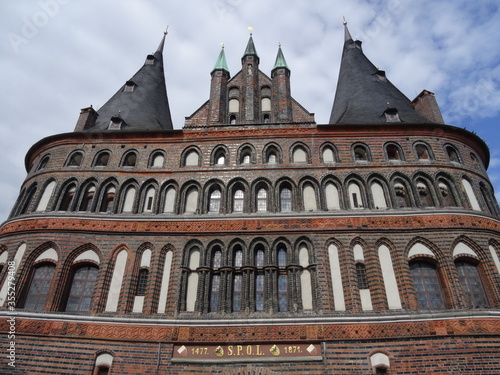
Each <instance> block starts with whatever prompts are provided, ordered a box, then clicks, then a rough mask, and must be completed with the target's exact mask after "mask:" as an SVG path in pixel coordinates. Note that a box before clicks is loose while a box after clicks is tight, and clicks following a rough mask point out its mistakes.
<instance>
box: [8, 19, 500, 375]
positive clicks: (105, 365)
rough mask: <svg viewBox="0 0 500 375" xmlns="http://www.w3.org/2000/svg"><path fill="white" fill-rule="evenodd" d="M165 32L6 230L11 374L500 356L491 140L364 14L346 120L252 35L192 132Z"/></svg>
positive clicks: (498, 227) (340, 94) (275, 367)
mask: <svg viewBox="0 0 500 375" xmlns="http://www.w3.org/2000/svg"><path fill="white" fill-rule="evenodd" d="M163 43H164V39H163V40H162V41H161V43H160V46H159V48H158V50H157V51H156V52H155V53H154V54H152V55H149V56H147V58H146V61H145V64H144V66H142V67H141V68H140V69H139V71H138V72H137V73H136V74H135V75H134V76H133V77H132V78H131V79H130V80H129V81H126V82H125V84H124V85H123V86H122V87H121V88H120V89H119V90H118V92H117V93H116V94H115V95H114V96H113V97H111V99H110V100H109V101H108V102H107V103H106V104H105V105H104V106H102V108H101V109H99V110H98V111H95V110H94V109H93V108H91V107H90V108H85V109H83V110H82V111H81V114H80V117H79V119H78V121H77V124H76V127H75V129H74V131H73V132H70V133H65V134H58V135H54V136H50V137H47V138H45V139H42V140H40V141H39V142H38V143H36V144H35V145H33V147H32V148H31V149H30V150H29V152H28V154H27V156H26V168H27V170H28V175H27V177H26V180H25V181H24V183H23V185H22V186H21V189H20V194H19V198H18V200H17V201H16V202H15V204H14V207H13V210H12V213H11V215H10V217H9V218H8V220H7V221H6V222H5V223H3V225H2V226H1V229H0V264H1V272H0V281H1V282H2V286H1V289H0V304H1V305H2V310H1V311H0V316H1V320H0V328H1V331H2V333H1V334H2V336H3V337H4V338H6V337H7V334H8V333H9V330H10V329H11V323H10V322H12V319H11V317H12V316H15V352H16V353H15V355H16V362H15V365H16V367H15V368H13V367H11V366H9V365H8V362H9V360H8V359H7V358H6V357H7V352H8V348H7V346H8V345H9V341H11V340H8V339H5V340H4V339H2V341H3V342H5V343H6V346H5V355H3V356H2V360H1V366H2V367H1V369H2V371H3V372H2V373H9V374H10V373H20V374H38V373H45V374H88V375H91V374H94V375H95V374H99V375H102V374H194V373H199V374H278V373H284V374H292V373H303V374H347V373H348V374H430V373H439V374H474V375H477V374H496V375H497V374H498V373H499V372H500V309H499V308H500V261H499V258H500V220H499V214H500V210H499V208H498V205H497V202H496V200H495V198H494V194H493V188H492V185H491V183H490V181H489V179H488V176H487V174H486V168H487V167H488V163H489V152H488V148H487V146H486V144H485V143H484V141H483V140H481V139H480V138H479V137H478V136H476V135H475V134H474V133H471V132H469V131H467V130H464V129H463V128H460V127H454V126H450V125H445V124H444V122H443V119H442V117H441V114H440V111H439V108H438V106H437V103H436V100H435V98H434V95H433V94H432V93H431V92H429V91H423V92H422V93H421V94H420V95H419V96H418V97H417V98H416V99H415V100H414V101H413V102H411V101H410V100H408V99H407V98H406V97H405V96H404V95H403V94H402V93H401V92H400V91H399V90H398V89H397V88H396V87H395V86H394V85H393V84H392V83H391V82H390V81H389V79H388V78H387V77H386V74H385V72H384V71H381V70H379V69H377V68H376V67H375V66H374V65H373V64H372V63H371V62H370V61H369V60H368V59H367V58H366V57H365V55H364V54H363V51H362V49H361V42H359V41H355V40H353V39H352V38H351V36H350V34H349V31H348V30H347V27H346V28H345V44H344V49H343V55H342V62H341V68H340V73H339V79H338V84H337V91H336V94H335V100H334V104H333V109H332V112H331V117H330V121H329V123H328V124H316V122H315V120H314V114H313V113H311V112H309V111H308V110H307V109H305V108H304V107H303V106H301V105H300V104H299V103H298V102H297V101H296V100H295V99H293V98H292V97H291V90H290V72H291V71H290V69H289V67H288V65H287V62H286V60H285V58H284V55H283V52H282V50H281V47H280V48H279V49H278V53H277V57H276V63H275V65H274V68H273V69H272V71H271V72H270V75H267V74H266V73H264V72H262V71H260V70H259V61H260V58H259V55H258V54H257V52H256V48H255V45H254V42H253V39H252V36H250V40H249V41H248V44H247V46H246V49H245V50H244V53H243V57H242V59H241V64H242V68H241V70H240V71H239V72H238V73H237V74H236V75H234V76H231V75H230V73H229V71H228V68H227V64H226V58H225V55H224V50H222V51H221V52H220V55H219V57H218V58H217V60H216V64H215V67H214V69H213V70H212V72H211V86H210V97H209V99H208V100H207V101H206V102H205V103H203V104H202V105H201V106H200V107H199V108H198V109H196V110H195V112H194V113H193V114H192V115H191V116H189V117H187V118H186V121H185V124H184V127H183V129H182V130H176V129H174V127H173V124H172V120H171V116H170V109H169V104H168V99H167V90H166V85H165V79H164V71H163V56H162V53H163V52H162V51H163ZM214 57H215V56H214ZM333 86H334V83H333V82H332V87H333ZM193 94H195V93H193ZM332 98H333V92H332ZM194 108H196V105H195V104H194V103H193V109H194ZM9 276H10V278H9ZM13 279H15V282H16V287H15V288H16V289H15V291H16V292H15V308H13V309H9V308H10V307H12V304H10V302H12V299H11V298H10V297H11V296H12V293H11V283H9V280H10V281H12V280H13ZM9 319H10V320H9ZM4 357H5V358H4Z"/></svg>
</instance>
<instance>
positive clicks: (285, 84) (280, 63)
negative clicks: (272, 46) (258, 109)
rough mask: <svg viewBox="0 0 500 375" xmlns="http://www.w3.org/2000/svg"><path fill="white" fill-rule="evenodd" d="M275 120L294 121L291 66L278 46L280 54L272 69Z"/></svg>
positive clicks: (281, 121) (279, 121)
mask: <svg viewBox="0 0 500 375" xmlns="http://www.w3.org/2000/svg"><path fill="white" fill-rule="evenodd" d="M271 78H272V80H273V84H272V110H273V121H274V122H278V123H283V122H291V121H293V111H292V96H291V90H290V68H288V65H287V64H286V60H285V56H284V55H283V51H282V50H281V45H280V46H279V48H278V55H277V56H276V62H275V63H274V67H273V70H272V71H271Z"/></svg>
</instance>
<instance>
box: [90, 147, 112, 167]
mask: <svg viewBox="0 0 500 375" xmlns="http://www.w3.org/2000/svg"><path fill="white" fill-rule="evenodd" d="M109 157H110V154H109V152H108V151H102V152H100V153H99V154H97V156H96V158H95V161H94V166H95V167H105V166H107V165H108V163H109Z"/></svg>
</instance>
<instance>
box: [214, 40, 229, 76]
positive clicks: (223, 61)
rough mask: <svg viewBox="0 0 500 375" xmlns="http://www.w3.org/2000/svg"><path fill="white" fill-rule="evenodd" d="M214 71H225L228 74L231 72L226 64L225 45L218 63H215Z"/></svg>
mask: <svg viewBox="0 0 500 375" xmlns="http://www.w3.org/2000/svg"><path fill="white" fill-rule="evenodd" d="M214 70H225V71H226V72H229V68H228V67H227V63H226V54H225V53H224V45H223V46H222V50H221V51H220V53H219V57H218V58H217V61H216V62H215V66H214V69H213V70H212V71H214Z"/></svg>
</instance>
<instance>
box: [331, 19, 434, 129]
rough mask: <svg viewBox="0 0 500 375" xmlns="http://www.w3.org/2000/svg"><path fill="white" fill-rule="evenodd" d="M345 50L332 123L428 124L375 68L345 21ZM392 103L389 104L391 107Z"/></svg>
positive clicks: (382, 73)
mask: <svg viewBox="0 0 500 375" xmlns="http://www.w3.org/2000/svg"><path fill="white" fill-rule="evenodd" d="M344 33H345V40H344V50H343V53H342V60H341V63H340V72H339V78H338V82H337V91H336V93H335V100H334V102H333V108H332V112H331V116H330V121H329V123H330V124H375V123H385V122H410V123H429V122H430V121H429V120H428V119H426V118H425V117H423V116H422V115H420V114H419V113H418V112H417V111H416V110H415V108H414V107H413V105H412V103H411V102H410V100H409V99H408V98H407V97H406V96H405V95H404V94H403V93H402V92H401V91H399V90H398V89H397V88H396V87H395V86H394V85H393V84H392V83H391V82H390V81H389V80H388V79H387V78H386V76H385V72H384V71H381V70H379V69H378V68H377V67H375V66H374V65H373V64H372V62H371V61H370V60H368V58H367V57H366V56H365V54H364V53H363V51H362V49H361V41H359V40H353V39H352V37H351V34H350V33H349V29H348V28H347V22H346V21H345V20H344ZM388 103H389V104H388Z"/></svg>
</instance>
